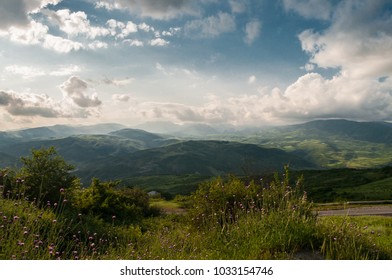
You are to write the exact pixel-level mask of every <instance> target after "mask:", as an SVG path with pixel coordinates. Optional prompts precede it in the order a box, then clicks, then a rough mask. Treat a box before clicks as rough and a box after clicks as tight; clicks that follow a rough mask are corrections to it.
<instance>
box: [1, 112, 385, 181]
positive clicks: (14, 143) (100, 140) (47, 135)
mask: <svg viewBox="0 0 392 280" xmlns="http://www.w3.org/2000/svg"><path fill="white" fill-rule="evenodd" d="M148 126H150V128H151V130H154V129H152V128H153V127H154V126H155V127H159V125H158V126H157V125H156V124H145V125H144V127H147V128H148ZM165 127H166V128H170V127H171V130H169V131H163V128H165ZM161 128H162V131H160V132H161V133H156V132H155V133H153V132H148V131H146V130H143V129H140V127H139V128H127V127H125V126H123V125H119V124H99V125H92V126H65V125H56V126H50V127H39V128H32V129H25V130H17V131H3V132H0V167H6V166H11V167H12V166H18V164H19V163H20V162H19V160H18V159H19V158H20V157H21V156H27V155H29V153H30V151H31V149H32V148H35V149H38V148H42V147H50V146H54V147H55V148H56V150H57V151H58V153H59V154H60V155H61V156H63V157H64V158H65V160H67V161H68V162H69V163H71V164H73V165H74V166H75V168H76V170H75V173H76V175H77V176H79V177H80V178H81V179H82V181H83V182H85V183H88V182H89V180H91V178H93V177H98V178H101V179H104V180H117V179H120V180H128V179H129V178H131V177H143V176H145V177H148V176H183V175H190V174H191V175H195V176H196V175H197V176H219V175H223V174H236V175H255V174H263V173H265V172H272V171H277V170H281V169H282V168H283V166H284V165H285V164H289V165H290V167H291V168H292V169H296V170H304V169H328V168H340V167H355V168H367V167H380V166H388V165H391V164H392V145H391V143H392V124H390V123H385V122H355V121H349V120H320V121H313V122H308V123H304V124H297V125H290V126H281V127H265V128H252V129H250V128H247V129H244V130H240V129H238V128H236V129H234V128H232V127H225V128H214V127H212V126H207V125H194V126H192V125H187V126H179V125H175V124H170V123H165V125H162V126H161ZM163 132H165V133H163Z"/></svg>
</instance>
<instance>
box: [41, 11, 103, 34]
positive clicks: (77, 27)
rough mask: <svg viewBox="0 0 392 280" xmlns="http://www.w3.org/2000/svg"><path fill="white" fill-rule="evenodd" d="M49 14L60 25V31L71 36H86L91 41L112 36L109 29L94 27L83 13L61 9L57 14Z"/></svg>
mask: <svg viewBox="0 0 392 280" xmlns="http://www.w3.org/2000/svg"><path fill="white" fill-rule="evenodd" d="M47 14H48V15H49V17H50V18H51V19H52V20H53V21H54V22H56V23H57V24H58V25H59V27H60V30H61V31H63V32H65V33H66V34H67V35H69V36H77V35H79V34H84V35H86V36H87V37H88V38H90V39H95V38H96V37H102V36H107V35H109V34H110V30H109V29H108V28H105V27H99V26H92V25H91V24H90V21H89V19H88V18H87V14H86V13H85V12H82V11H78V12H71V11H70V10H69V9H61V10H58V11H56V12H49V11H47Z"/></svg>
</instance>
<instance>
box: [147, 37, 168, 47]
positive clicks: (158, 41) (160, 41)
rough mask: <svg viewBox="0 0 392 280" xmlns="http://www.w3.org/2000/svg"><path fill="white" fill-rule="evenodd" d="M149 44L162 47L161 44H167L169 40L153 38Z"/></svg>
mask: <svg viewBox="0 0 392 280" xmlns="http://www.w3.org/2000/svg"><path fill="white" fill-rule="evenodd" d="M149 44H150V45H151V46H155V47H163V46H167V45H169V44H170V42H169V41H167V40H165V39H162V38H155V39H152V40H150V43H149Z"/></svg>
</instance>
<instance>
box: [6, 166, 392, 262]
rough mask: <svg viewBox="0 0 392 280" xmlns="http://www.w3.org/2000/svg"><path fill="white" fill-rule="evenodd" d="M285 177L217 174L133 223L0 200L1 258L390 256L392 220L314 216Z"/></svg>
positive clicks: (65, 206) (301, 194) (14, 199)
mask: <svg viewBox="0 0 392 280" xmlns="http://www.w3.org/2000/svg"><path fill="white" fill-rule="evenodd" d="M289 182H291V180H290V178H289V174H288V171H287V170H286V173H285V174H283V175H282V176H278V175H276V176H275V178H274V180H272V181H271V182H268V184H263V185H257V184H255V183H253V182H244V181H242V180H240V179H238V178H235V177H231V178H229V179H227V180H223V179H220V178H217V179H215V180H212V181H209V182H207V183H204V184H202V185H200V186H199V188H198V190H197V191H196V192H195V193H194V194H193V195H192V196H191V197H188V198H184V197H181V198H177V200H175V201H165V200H162V199H152V200H151V201H150V202H151V203H152V204H153V205H155V206H158V207H161V208H163V209H166V210H170V209H171V210H175V209H178V207H179V206H180V205H181V206H182V205H188V207H189V208H188V209H187V212H186V213H181V215H178V214H177V213H176V212H175V211H173V212H170V211H166V214H162V215H161V216H158V217H150V218H144V219H143V220H142V221H138V222H135V223H133V224H121V222H119V221H116V222H114V221H113V222H107V221H106V222H105V221H104V220H102V219H101V218H100V217H99V215H96V216H93V215H87V214H86V215H79V214H78V213H75V212H73V211H71V210H72V209H70V208H69V205H68V204H67V203H65V204H64V199H61V200H60V201H59V202H58V203H57V204H56V205H55V204H53V203H51V204H48V205H45V207H43V208H42V207H41V208H39V207H38V206H37V205H36V203H35V202H34V201H29V200H27V199H26V198H24V197H23V196H22V195H19V196H14V197H0V212H1V217H2V218H1V220H0V259H34V260H41V259H42V260H43V259H109V260H116V259H135V260H139V259H149V260H154V259H159V260H161V259H184V260H191V259H201V260H204V259H244V260H245V259H296V258H297V257H296V256H297V255H299V254H301V253H303V252H314V253H315V254H318V255H319V256H320V257H321V258H324V259H391V258H392V244H391V240H392V218H389V217H322V218H318V217H316V216H315V215H313V214H312V203H310V202H309V201H308V200H307V196H306V193H304V192H303V189H302V185H301V180H297V181H296V184H290V183H289ZM185 202H186V203H185ZM190 204H191V206H189V205H190Z"/></svg>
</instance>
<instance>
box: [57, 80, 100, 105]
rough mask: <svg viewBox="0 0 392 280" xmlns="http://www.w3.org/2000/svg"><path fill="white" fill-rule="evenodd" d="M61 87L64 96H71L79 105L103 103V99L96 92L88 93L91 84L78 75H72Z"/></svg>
mask: <svg viewBox="0 0 392 280" xmlns="http://www.w3.org/2000/svg"><path fill="white" fill-rule="evenodd" d="M60 89H61V91H62V92H63V94H64V96H66V97H68V98H70V99H71V100H72V101H73V102H74V103H75V104H76V105H78V106H79V107H82V108H89V107H97V106H100V105H101V104H102V101H101V100H99V99H98V96H97V94H96V93H94V94H93V95H92V96H89V95H88V93H87V92H88V90H89V86H88V84H87V82H86V81H84V80H82V79H80V78H78V77H75V76H72V77H70V78H69V79H68V80H67V81H65V82H64V83H63V84H61V85H60Z"/></svg>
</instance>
